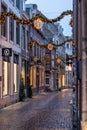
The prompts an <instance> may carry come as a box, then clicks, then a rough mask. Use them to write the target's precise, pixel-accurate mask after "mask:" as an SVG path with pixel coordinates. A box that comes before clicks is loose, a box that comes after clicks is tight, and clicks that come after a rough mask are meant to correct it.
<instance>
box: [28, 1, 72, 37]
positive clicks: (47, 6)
mask: <svg viewBox="0 0 87 130" xmlns="http://www.w3.org/2000/svg"><path fill="white" fill-rule="evenodd" d="M26 3H28V4H37V5H38V9H39V10H40V11H41V12H42V13H43V14H44V15H45V16H46V17H48V18H49V19H53V18H56V17H58V16H59V15H60V14H61V13H62V12H63V11H67V10H72V8H73V4H72V0H27V2H26ZM70 18H71V17H70V16H65V17H64V18H63V19H62V20H61V21H60V24H61V25H62V27H63V29H64V31H63V33H64V35H66V36H71V35H72V29H71V27H70V26H69V21H70Z"/></svg>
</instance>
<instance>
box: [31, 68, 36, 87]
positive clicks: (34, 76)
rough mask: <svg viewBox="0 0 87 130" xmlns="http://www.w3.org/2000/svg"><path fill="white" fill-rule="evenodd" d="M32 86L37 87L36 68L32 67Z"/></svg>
mask: <svg viewBox="0 0 87 130" xmlns="http://www.w3.org/2000/svg"><path fill="white" fill-rule="evenodd" d="M30 85H31V86H33V87H36V66H33V67H30Z"/></svg>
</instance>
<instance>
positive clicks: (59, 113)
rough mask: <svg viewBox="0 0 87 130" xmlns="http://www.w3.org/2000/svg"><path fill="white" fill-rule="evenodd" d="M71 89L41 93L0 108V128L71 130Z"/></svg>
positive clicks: (9, 129) (12, 129) (16, 129)
mask: <svg viewBox="0 0 87 130" xmlns="http://www.w3.org/2000/svg"><path fill="white" fill-rule="evenodd" d="M71 99H72V90H71V89H69V90H68V89H64V90H62V91H61V92H58V93H57V92H51V93H44V92H43V93H41V94H39V95H36V96H33V98H32V99H26V100H25V101H24V102H18V103H16V104H14V105H11V106H8V107H6V108H4V109H1V110H0V130H73V129H72V106H71V105H70V100H71Z"/></svg>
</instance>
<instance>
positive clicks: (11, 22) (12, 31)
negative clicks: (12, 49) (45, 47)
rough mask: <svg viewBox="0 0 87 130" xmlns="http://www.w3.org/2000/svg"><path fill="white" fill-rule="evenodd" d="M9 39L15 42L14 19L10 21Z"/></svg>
mask: <svg viewBox="0 0 87 130" xmlns="http://www.w3.org/2000/svg"><path fill="white" fill-rule="evenodd" d="M9 39H10V40H11V41H14V20H13V19H12V18H10V19H9Z"/></svg>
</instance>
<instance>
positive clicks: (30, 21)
mask: <svg viewBox="0 0 87 130" xmlns="http://www.w3.org/2000/svg"><path fill="white" fill-rule="evenodd" d="M72 14H73V11H71V10H68V11H65V12H63V13H62V14H61V15H60V16H58V17H57V18H54V19H48V18H46V17H43V16H42V15H41V14H36V15H35V16H34V17H33V18H32V19H28V20H25V19H20V18H18V17H17V16H16V15H15V14H14V13H12V12H1V16H0V24H4V23H5V18H6V17H10V18H12V19H14V20H16V22H17V23H20V24H27V25H30V24H33V25H34V27H36V26H35V20H36V21H37V25H39V26H43V22H47V23H52V22H57V21H60V20H61V19H62V18H63V17H64V16H66V15H72ZM37 29H38V27H37Z"/></svg>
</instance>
